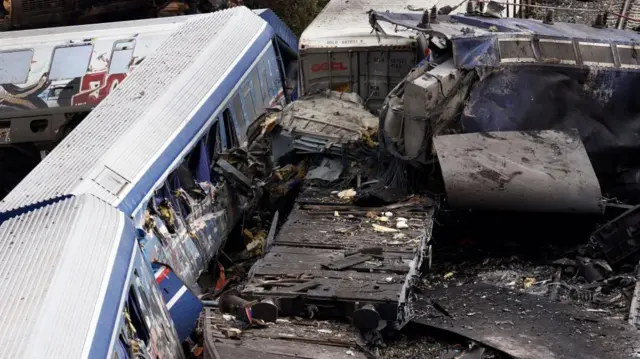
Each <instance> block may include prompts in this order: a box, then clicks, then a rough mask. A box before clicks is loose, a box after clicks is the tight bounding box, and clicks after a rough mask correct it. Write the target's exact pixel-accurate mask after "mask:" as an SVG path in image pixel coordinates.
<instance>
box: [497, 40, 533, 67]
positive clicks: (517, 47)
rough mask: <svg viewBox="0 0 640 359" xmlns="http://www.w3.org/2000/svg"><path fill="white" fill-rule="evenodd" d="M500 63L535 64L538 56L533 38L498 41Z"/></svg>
mask: <svg viewBox="0 0 640 359" xmlns="http://www.w3.org/2000/svg"><path fill="white" fill-rule="evenodd" d="M498 49H499V50H500V62H503V63H504V62H535V61H536V54H535V52H534V50H533V43H532V39H531V38H527V37H522V38H506V39H498Z"/></svg>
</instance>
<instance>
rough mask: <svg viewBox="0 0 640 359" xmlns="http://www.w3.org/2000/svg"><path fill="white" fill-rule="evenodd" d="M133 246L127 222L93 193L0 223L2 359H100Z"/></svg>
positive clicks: (131, 232)
mask: <svg viewBox="0 0 640 359" xmlns="http://www.w3.org/2000/svg"><path fill="white" fill-rule="evenodd" d="M136 245H137V244H136V242H135V238H134V230H133V227H132V224H131V221H130V220H129V219H128V218H126V217H125V215H124V214H123V213H122V212H120V211H118V210H117V209H115V208H113V207H111V206H109V205H108V204H107V203H105V202H103V201H101V200H99V199H98V198H96V197H94V196H91V195H83V196H79V197H74V198H67V199H63V200H61V201H59V202H56V203H54V204H51V205H49V206H46V207H43V208H39V209H37V210H35V211H31V212H28V213H25V214H22V215H20V216H17V217H14V218H12V219H9V220H7V221H5V222H3V223H2V224H1V225H0V248H2V250H1V251H0V270H1V271H2V280H0V358H80V357H88V356H89V355H90V356H91V357H102V358H104V357H105V356H106V355H107V351H108V348H109V346H110V342H111V338H112V332H113V328H114V326H115V325H116V320H117V319H116V318H117V314H118V313H119V306H120V298H121V295H120V294H121V293H122V288H124V286H125V284H126V277H127V273H128V268H129V266H130V262H131V259H132V256H133V253H134V252H133V251H134V250H135V248H137V247H134V246H136ZM109 296H114V297H113V298H109Z"/></svg>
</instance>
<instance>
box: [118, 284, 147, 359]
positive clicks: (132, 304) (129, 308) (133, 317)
mask: <svg viewBox="0 0 640 359" xmlns="http://www.w3.org/2000/svg"><path fill="white" fill-rule="evenodd" d="M136 275H137V272H136ZM143 310H144V308H143V305H142V303H141V302H140V300H139V298H138V293H136V290H135V287H134V286H133V285H131V286H129V298H128V299H127V305H126V308H125V314H124V315H125V320H126V324H127V329H128V331H127V332H128V335H127V336H128V337H129V344H130V345H131V346H132V349H133V352H134V353H135V352H139V351H140V349H142V348H141V347H144V346H146V345H147V344H149V339H150V337H151V335H150V330H149V327H148V326H147V323H146V322H145V319H144V313H143ZM136 339H137V340H136ZM136 341H138V343H136ZM139 341H142V343H139ZM136 349H137V350H136Z"/></svg>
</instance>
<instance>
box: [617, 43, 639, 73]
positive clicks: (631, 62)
mask: <svg viewBox="0 0 640 359" xmlns="http://www.w3.org/2000/svg"><path fill="white" fill-rule="evenodd" d="M617 48H618V57H619V58H620V67H622V68H633V69H637V68H640V53H639V52H638V47H637V46H635V45H631V46H628V45H618V46H617Z"/></svg>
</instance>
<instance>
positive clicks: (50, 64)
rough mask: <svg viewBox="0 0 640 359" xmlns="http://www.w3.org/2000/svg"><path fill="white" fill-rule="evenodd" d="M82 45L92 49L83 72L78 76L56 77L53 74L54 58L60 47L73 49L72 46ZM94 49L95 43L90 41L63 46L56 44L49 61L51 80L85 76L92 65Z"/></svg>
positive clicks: (78, 46)
mask: <svg viewBox="0 0 640 359" xmlns="http://www.w3.org/2000/svg"><path fill="white" fill-rule="evenodd" d="M80 47H89V48H90V49H91V51H89V58H88V59H87V63H86V65H85V66H84V68H83V72H82V73H81V74H79V75H78V76H72V77H54V76H53V75H52V74H51V71H52V70H53V65H54V59H55V58H56V52H57V51H58V50H60V49H72V48H80ZM93 49H94V45H93V44H92V43H90V42H84V43H81V44H71V45H61V46H56V47H54V48H53V51H52V52H51V58H50V61H49V70H48V74H49V80H51V81H64V80H72V79H75V78H80V77H83V76H84V75H85V74H86V73H87V71H88V70H89V65H91V58H92V57H93Z"/></svg>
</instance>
